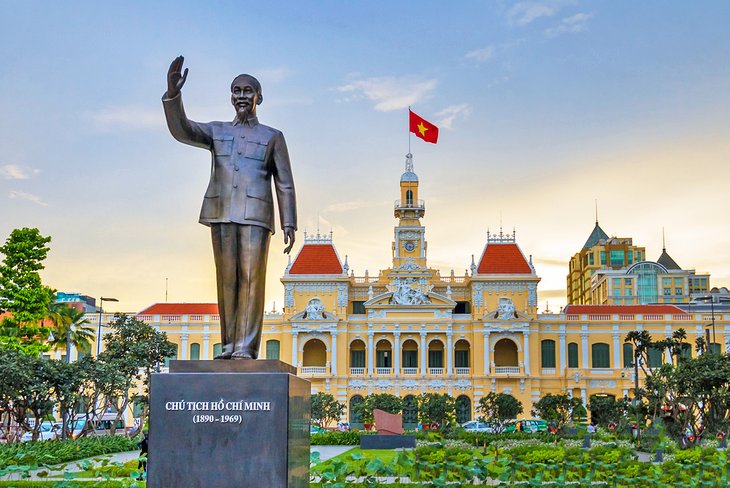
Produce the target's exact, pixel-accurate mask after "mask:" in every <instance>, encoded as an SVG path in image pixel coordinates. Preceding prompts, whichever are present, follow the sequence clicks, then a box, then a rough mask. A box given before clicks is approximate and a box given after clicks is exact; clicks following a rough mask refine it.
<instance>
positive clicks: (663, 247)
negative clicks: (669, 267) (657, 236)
mask: <svg viewBox="0 0 730 488" xmlns="http://www.w3.org/2000/svg"><path fill="white" fill-rule="evenodd" d="M666 250H667V243H666V241H665V240H664V226H662V251H666Z"/></svg>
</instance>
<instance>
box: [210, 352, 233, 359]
mask: <svg viewBox="0 0 730 488" xmlns="http://www.w3.org/2000/svg"><path fill="white" fill-rule="evenodd" d="M232 356H233V353H232V352H229V351H226V352H224V353H221V354H219V355H217V356H216V357H214V358H213V359H231V357H232Z"/></svg>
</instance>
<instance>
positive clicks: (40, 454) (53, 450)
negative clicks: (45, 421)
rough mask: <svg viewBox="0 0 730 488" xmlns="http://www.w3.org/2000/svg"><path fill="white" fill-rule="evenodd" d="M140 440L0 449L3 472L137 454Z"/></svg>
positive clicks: (88, 439) (115, 438)
mask: <svg viewBox="0 0 730 488" xmlns="http://www.w3.org/2000/svg"><path fill="white" fill-rule="evenodd" d="M137 442H139V439H138V438H130V437H126V436H121V435H110V436H100V437H82V438H80V439H66V440H53V441H41V442H23V443H18V444H2V445H0V469H2V468H5V467H6V466H18V465H41V464H59V463H65V462H68V461H75V460H77V459H84V458H87V457H92V456H98V455H100V454H111V453H114V452H125V451H134V450H137V449H139V448H138V447H137Z"/></svg>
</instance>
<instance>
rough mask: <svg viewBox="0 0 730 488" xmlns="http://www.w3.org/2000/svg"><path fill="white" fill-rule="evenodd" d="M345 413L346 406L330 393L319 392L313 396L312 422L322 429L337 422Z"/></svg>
mask: <svg viewBox="0 0 730 488" xmlns="http://www.w3.org/2000/svg"><path fill="white" fill-rule="evenodd" d="M344 411H345V405H343V404H342V403H340V402H338V401H337V400H336V399H335V397H333V396H332V395H330V394H329V393H322V392H319V393H316V394H314V395H312V422H314V423H315V424H316V425H317V426H318V427H319V428H320V429H324V428H325V427H327V426H328V425H329V424H331V423H333V422H337V420H338V419H339V418H340V416H341V415H342V412H344Z"/></svg>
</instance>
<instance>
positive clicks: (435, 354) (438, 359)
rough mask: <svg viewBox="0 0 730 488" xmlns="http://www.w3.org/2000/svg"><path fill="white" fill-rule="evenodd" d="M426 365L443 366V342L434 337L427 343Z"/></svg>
mask: <svg viewBox="0 0 730 488" xmlns="http://www.w3.org/2000/svg"><path fill="white" fill-rule="evenodd" d="M428 367H429V368H443V367H444V343H443V342H441V341H440V340H438V339H436V340H433V341H431V343H430V344H429V345H428Z"/></svg>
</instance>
